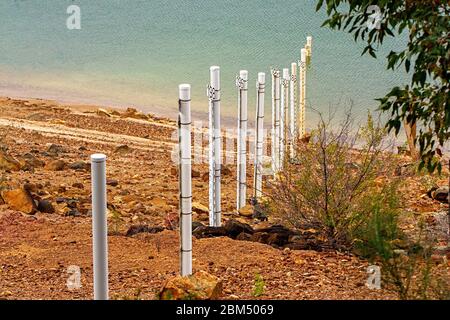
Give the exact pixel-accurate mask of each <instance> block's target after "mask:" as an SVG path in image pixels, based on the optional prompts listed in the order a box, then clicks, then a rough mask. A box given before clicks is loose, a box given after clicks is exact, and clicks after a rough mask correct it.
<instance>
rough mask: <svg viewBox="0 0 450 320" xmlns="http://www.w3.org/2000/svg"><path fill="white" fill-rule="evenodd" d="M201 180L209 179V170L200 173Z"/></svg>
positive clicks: (206, 180)
mask: <svg viewBox="0 0 450 320" xmlns="http://www.w3.org/2000/svg"><path fill="white" fill-rule="evenodd" d="M202 181H203V182H208V181H209V172H205V173H204V174H202Z"/></svg>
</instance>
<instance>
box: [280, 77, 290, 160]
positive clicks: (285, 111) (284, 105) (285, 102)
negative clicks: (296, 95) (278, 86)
mask: <svg viewBox="0 0 450 320" xmlns="http://www.w3.org/2000/svg"><path fill="white" fill-rule="evenodd" d="M289 78H290V77H289V69H287V68H285V69H283V82H282V86H283V92H282V94H281V112H280V118H281V120H280V135H281V145H280V158H281V159H280V161H281V166H283V164H284V156H285V152H287V151H288V150H287V143H288V128H289V122H288V118H289V82H290V79H289Z"/></svg>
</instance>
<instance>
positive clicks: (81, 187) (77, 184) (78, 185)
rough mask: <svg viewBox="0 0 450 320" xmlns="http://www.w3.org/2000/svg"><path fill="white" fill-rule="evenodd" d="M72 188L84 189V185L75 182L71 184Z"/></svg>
mask: <svg viewBox="0 0 450 320" xmlns="http://www.w3.org/2000/svg"><path fill="white" fill-rule="evenodd" d="M72 187H73V188H77V189H84V185H83V184H82V183H81V182H75V183H74V184H72Z"/></svg>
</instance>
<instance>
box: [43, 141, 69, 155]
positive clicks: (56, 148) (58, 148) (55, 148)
mask: <svg viewBox="0 0 450 320" xmlns="http://www.w3.org/2000/svg"><path fill="white" fill-rule="evenodd" d="M47 152H48V153H50V154H54V155H58V154H60V153H65V152H66V150H65V149H64V147H63V146H62V145H59V144H51V145H50V146H49V147H48V149H47Z"/></svg>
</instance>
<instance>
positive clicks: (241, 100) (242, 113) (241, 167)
mask: <svg viewBox="0 0 450 320" xmlns="http://www.w3.org/2000/svg"><path fill="white" fill-rule="evenodd" d="M236 86H237V87H238V140H237V201H236V203H237V209H238V210H239V209H241V208H242V207H244V206H245V204H246V193H247V120H248V119H247V95H248V94H247V93H248V71H247V70H241V71H240V72H239V77H237V79H236Z"/></svg>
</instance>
